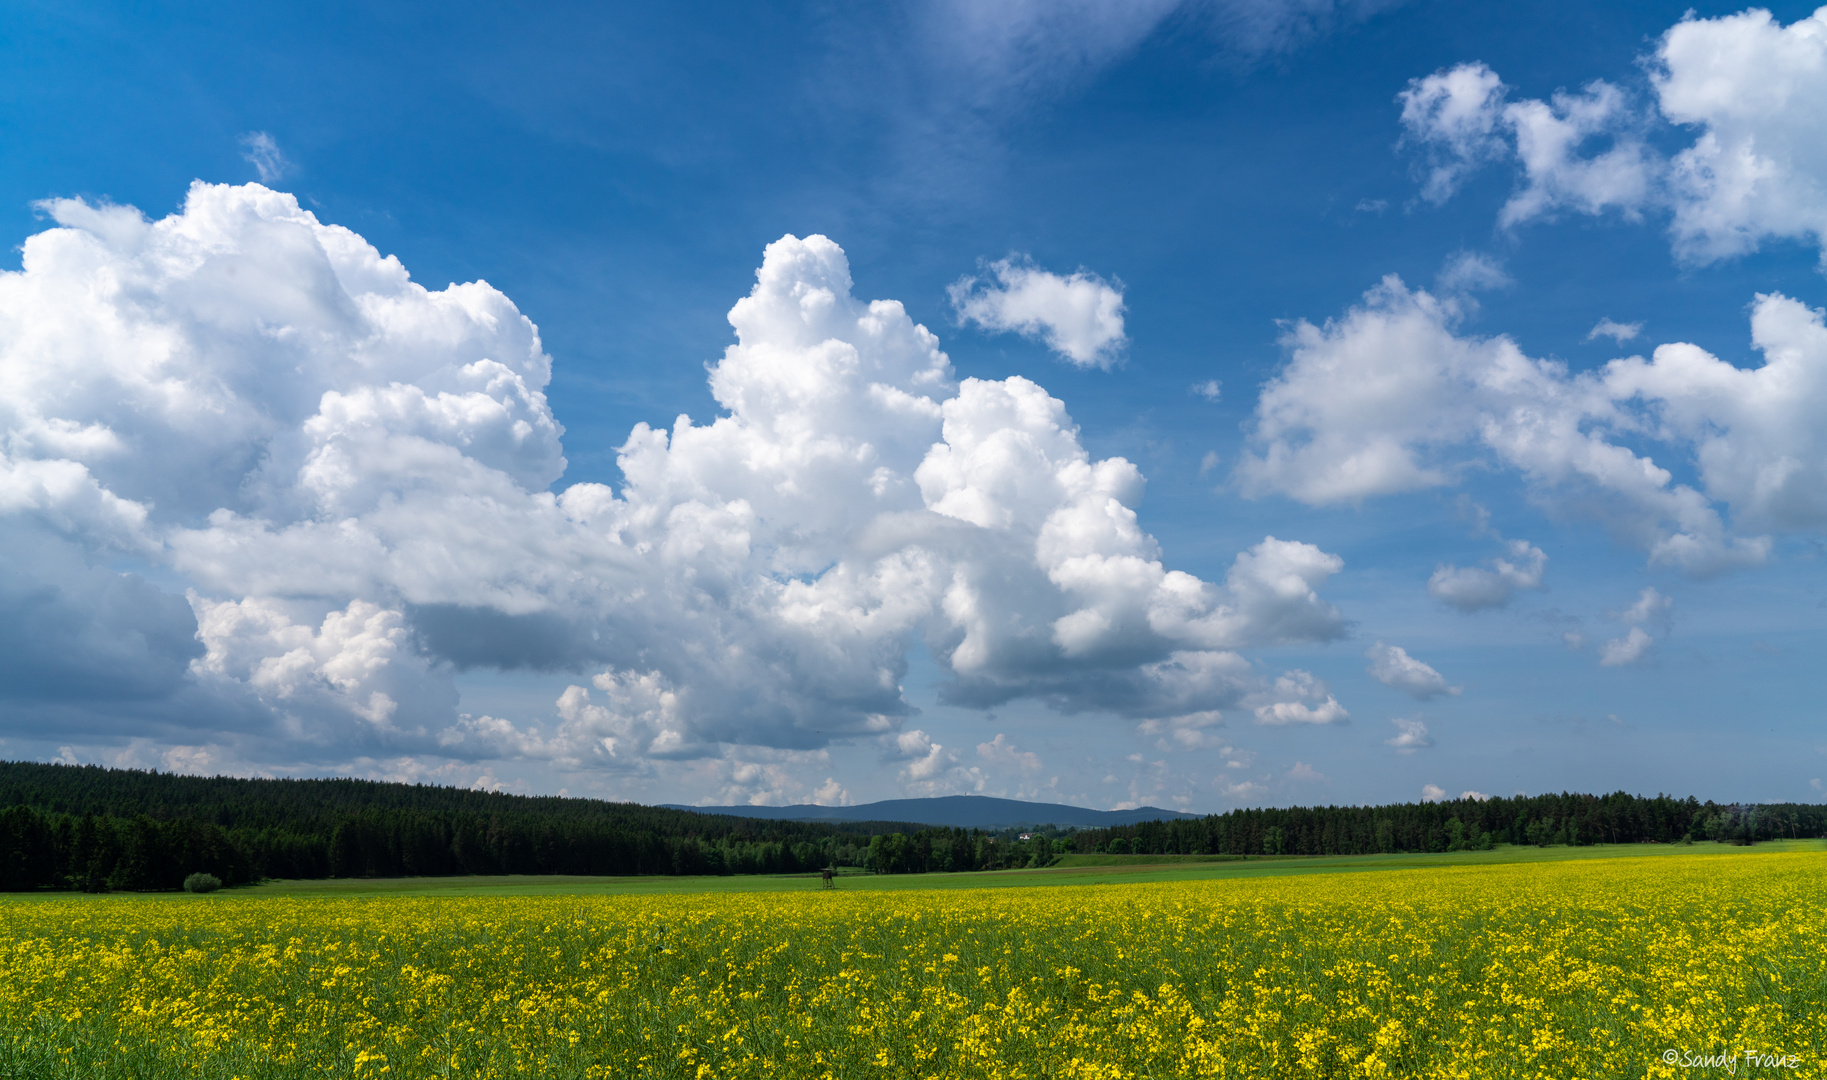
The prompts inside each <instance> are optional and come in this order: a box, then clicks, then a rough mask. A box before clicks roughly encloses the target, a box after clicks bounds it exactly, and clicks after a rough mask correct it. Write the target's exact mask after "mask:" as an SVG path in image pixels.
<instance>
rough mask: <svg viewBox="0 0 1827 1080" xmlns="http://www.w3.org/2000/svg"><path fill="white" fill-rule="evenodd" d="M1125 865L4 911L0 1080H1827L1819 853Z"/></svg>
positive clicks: (294, 889)
mask: <svg viewBox="0 0 1827 1080" xmlns="http://www.w3.org/2000/svg"><path fill="white" fill-rule="evenodd" d="M1784 849H1787V850H1784ZM1130 858H1132V859H1136V860H1138V861H1136V862H1133V863H1125V864H1121V865H1093V866H1083V865H1080V866H1071V865H1067V866H1062V867H1058V868H1053V869H1048V870H1040V871H1025V872H1010V873H1006V874H994V875H986V874H974V875H931V876H923V877H914V878H882V877H853V878H846V879H844V880H843V881H842V882H841V883H840V887H839V888H838V889H837V890H835V891H832V892H824V891H821V890H819V889H818V887H817V886H818V882H817V881H816V880H815V879H805V878H716V879H658V880H654V879H650V880H645V881H639V880H636V881H629V880H603V879H597V880H589V879H571V880H564V881H552V880H538V879H524V878H523V879H511V878H508V879H442V880H437V879H422V880H416V881H400V882H295V883H274V884H269V885H266V886H261V887H258V888H253V889H242V890H233V891H231V892H226V893H218V894H214V895H209V896H196V897H192V896H103V897H72V896H69V895H67V894H66V895H64V896H62V897H56V898H45V897H31V898H18V899H8V900H6V901H0V1077H32V1078H39V1077H72V1078H74V1077H84V1078H88V1077H101V1078H113V1077H121V1078H125V1077H135V1078H139V1080H159V1078H162V1077H180V1076H182V1077H204V1078H210V1080H216V1078H221V1080H228V1078H230V1077H238V1078H245V1080H256V1078H267V1077H273V1078H278V1077H303V1076H339V1077H380V1076H385V1077H390V1078H392V1077H412V1078H417V1077H433V1076H465V1077H509V1076H539V1077H548V1076H550V1077H579V1078H596V1077H622V1076H629V1077H635V1076H652V1077H692V1078H708V1077H770V1078H772V1077H792V1078H797V1077H834V1078H835V1077H985V1078H988V1077H1009V1078H1015V1077H1022V1078H1028V1077H1034V1078H1038V1077H1042V1076H1045V1077H1099V1078H1104V1077H1112V1078H1114V1077H1161V1078H1167V1077H1182V1076H1264V1077H1283V1076H1316V1077H1319V1076H1338V1077H1347V1076H1362V1077H1376V1076H1439V1077H1453V1076H1465V1077H1502V1078H1506V1080H1507V1078H1510V1077H1554V1078H1557V1080H1558V1078H1562V1077H1576V1076H1605V1077H1611V1076H1630V1077H1640V1076H1662V1077H1673V1076H1691V1075H1728V1072H1727V1070H1726V1069H1725V1065H1726V1064H1727V1059H1726V1057H1725V1056H1724V1055H1730V1064H1731V1065H1732V1070H1731V1071H1730V1073H1729V1075H1732V1076H1734V1077H1737V1076H1745V1075H1751V1076H1822V1075H1824V1074H1827V1073H1824V1070H1823V1064H1824V1062H1827V852H1823V850H1822V845H1821V844H1820V843H1819V842H1809V843H1796V844H1786V845H1759V846H1758V847H1756V848H1751V849H1744V848H1714V847H1712V846H1711V845H1695V846H1694V847H1682V848H1660V847H1657V848H1645V847H1635V846H1633V847H1627V848H1617V849H1611V850H1610V851H1606V850H1604V849H1593V848H1581V849H1571V850H1569V849H1534V848H1528V849H1500V850H1498V851H1495V852H1477V853H1458V854H1454V855H1441V856H1379V857H1371V858H1364V859H1351V860H1324V859H1292V858H1288V859H1250V860H1245V861H1233V862H1205V863H1200V862H1182V863H1176V864H1165V865H1164V864H1160V863H1152V864H1151V863H1149V862H1146V861H1141V860H1145V858H1146V857H1130ZM986 885H987V886H998V887H990V888H985V887H983V886H986ZM1024 886H1025V887H1024ZM1747 1053H1750V1054H1755V1055H1762V1057H1757V1058H1747V1057H1746V1055H1747ZM1671 1054H1672V1055H1673V1059H1672V1060H1670V1055H1671ZM1709 1055H1710V1057H1711V1061H1712V1062H1713V1065H1712V1066H1711V1067H1708V1066H1707V1065H1706V1062H1707V1060H1708V1058H1709ZM1772 1062H1775V1063H1776V1064H1771V1063H1772ZM1697 1070H1698V1071H1697Z"/></svg>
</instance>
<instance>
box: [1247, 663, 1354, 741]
mask: <svg viewBox="0 0 1827 1080" xmlns="http://www.w3.org/2000/svg"><path fill="white" fill-rule="evenodd" d="M1259 696H1260V697H1265V698H1268V699H1269V700H1266V701H1264V702H1263V703H1262V704H1260V705H1257V706H1256V722H1257V723H1258V724H1263V725H1266V726H1269V727H1285V726H1288V725H1293V724H1343V723H1346V722H1347V721H1349V720H1350V719H1351V714H1350V713H1348V712H1346V711H1345V707H1344V706H1343V705H1340V704H1339V701H1338V698H1336V697H1333V696H1332V691H1331V689H1330V688H1329V687H1327V685H1326V683H1325V682H1324V681H1323V680H1321V679H1316V678H1314V677H1313V675H1312V674H1311V673H1309V672H1305V671H1299V670H1296V671H1290V672H1288V673H1287V674H1285V675H1282V676H1281V677H1280V678H1278V679H1276V680H1275V684H1274V686H1273V687H1271V688H1269V689H1268V690H1266V691H1264V692H1263V693H1262V694H1261V695H1259Z"/></svg>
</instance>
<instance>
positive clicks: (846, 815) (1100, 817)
mask: <svg viewBox="0 0 1827 1080" xmlns="http://www.w3.org/2000/svg"><path fill="white" fill-rule="evenodd" d="M661 808H663V809H667V810H692V811H696V812H697V813H700V814H728V815H730V816H732V817H746V818H762V819H765V820H769V821H883V822H906V823H908V824H912V825H935V826H943V827H946V828H953V829H1004V828H1009V827H1012V826H1018V825H1057V826H1061V827H1072V828H1079V829H1108V828H1112V827H1114V826H1117V825H1134V824H1136V823H1137V822H1140V821H1173V820H1176V819H1179V818H1196V817H1199V815H1198V814H1183V813H1181V812H1180V811H1178V810H1163V809H1161V808H1160V807H1158V806H1140V807H1137V808H1135V809H1134V810H1090V809H1087V808H1085V807H1083V806H1067V805H1065V804H1064V803H1038V802H1024V801H1022V800H1020V799H992V798H990V797H988V796H986V795H941V796H938V797H936V798H931V799H885V800H883V801H881V802H872V803H863V804H862V805H860V806H817V805H814V804H812V803H799V804H797V805H794V806H686V805H684V804H682V803H662V804H661Z"/></svg>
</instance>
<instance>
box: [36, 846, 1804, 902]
mask: <svg viewBox="0 0 1827 1080" xmlns="http://www.w3.org/2000/svg"><path fill="white" fill-rule="evenodd" d="M1805 851H1815V852H1827V840H1778V841H1773V842H1769V843H1763V844H1758V845H1757V846H1755V847H1737V846H1734V845H1731V844H1714V843H1699V844H1695V845H1693V846H1691V847H1688V846H1680V845H1673V844H1595V845H1592V846H1590V847H1547V848H1538V847H1512V846H1510V845H1507V844H1506V845H1502V846H1500V847H1498V848H1497V849H1495V850H1493V851H1456V852H1452V853H1447V854H1439V855H1419V854H1412V853H1411V854H1401V855H1340V856H1312V855H1279V856H1260V855H1256V856H1251V857H1249V858H1247V859H1239V858H1237V857H1235V856H1217V857H1214V856H1210V855H1067V856H1065V857H1063V858H1062V859H1061V860H1060V861H1059V863H1058V864H1057V865H1054V866H1050V867H1047V868H1046V869H1044V870H997V871H991V872H984V873H970V874H905V875H881V874H868V873H862V872H860V871H851V870H846V871H845V872H844V873H843V874H841V875H840V876H839V878H838V881H837V887H838V888H839V889H840V890H846V891H848V890H885V891H894V892H900V891H904V890H917V891H925V890H931V889H1009V888H1035V887H1042V886H1060V885H1106V884H1108V885H1116V884H1133V883H1141V882H1151V881H1213V880H1226V879H1233V878H1253V877H1284V876H1290V875H1304V874H1337V873H1356V872H1362V871H1370V870H1426V869H1433V868H1437V867H1445V866H1503V865H1509V864H1512V863H1542V862H1563V861H1567V860H1574V861H1585V860H1591V859H1616V858H1664V857H1670V856H1683V855H1701V854H1712V855H1723V856H1733V857H1737V856H1748V855H1768V854H1774V853H1782V852H1805ZM821 885H822V882H821V881H820V880H819V878H818V876H817V875H814V874H785V875H765V874H764V875H744V876H741V877H708V878H707V877H683V878H681V877H645V878H627V877H622V878H616V877H512V876H502V877H456V878H335V879H329V880H318V881H271V882H267V883H265V884H262V885H253V886H247V887H244V888H240V889H236V890H233V892H234V894H235V895H244V896H367V895H391V896H620V895H640V894H671V893H728V892H796V891H802V890H803V891H816V890H818V889H819V888H820V887H821ZM37 895H38V896H40V897H52V896H56V895H59V894H53V893H40V894H37ZM111 899H119V897H113V898H111ZM200 899H202V898H200Z"/></svg>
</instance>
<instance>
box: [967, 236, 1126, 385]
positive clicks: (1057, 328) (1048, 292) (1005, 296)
mask: <svg viewBox="0 0 1827 1080" xmlns="http://www.w3.org/2000/svg"><path fill="white" fill-rule="evenodd" d="M984 269H985V275H984V276H982V277H969V276H967V277H963V278H960V279H959V280H958V281H957V282H956V283H955V284H953V285H952V286H951V287H950V288H949V289H948V290H947V292H948V294H949V295H950V297H951V302H952V307H953V308H954V309H955V310H956V312H957V314H958V319H959V321H960V322H962V323H975V324H976V325H978V326H980V327H982V328H983V329H985V330H989V331H992V332H1005V331H1014V332H1016V333H1019V334H1021V335H1022V336H1024V337H1030V338H1036V339H1039V340H1041V341H1044V342H1046V344H1047V347H1048V348H1050V349H1052V350H1053V351H1054V352H1056V353H1059V354H1060V355H1061V356H1063V357H1065V358H1066V359H1067V360H1070V361H1071V362H1072V363H1074V364H1076V365H1078V366H1079V367H1100V368H1106V369H1108V368H1109V367H1110V366H1111V365H1113V364H1115V363H1116V362H1117V360H1118V359H1119V358H1120V357H1121V356H1122V352H1123V347H1124V345H1125V344H1127V343H1128V338H1127V337H1126V336H1125V335H1124V332H1123V290H1122V288H1121V287H1120V285H1112V284H1110V283H1109V282H1107V281H1105V280H1104V279H1103V278H1101V277H1098V276H1097V275H1096V274H1093V273H1090V272H1088V271H1085V270H1079V271H1077V272H1076V273H1073V274H1072V275H1070V276H1061V275H1059V274H1054V273H1050V272H1048V271H1046V270H1042V269H1040V268H1039V267H1037V266H1035V265H1034V264H1033V263H1032V262H1030V261H1028V260H1027V259H1025V258H1016V257H1013V256H1011V257H1010V258H1007V259H1001V260H998V261H996V262H993V263H990V264H988V265H987V266H986V267H985V268H984Z"/></svg>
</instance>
